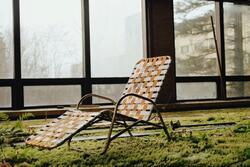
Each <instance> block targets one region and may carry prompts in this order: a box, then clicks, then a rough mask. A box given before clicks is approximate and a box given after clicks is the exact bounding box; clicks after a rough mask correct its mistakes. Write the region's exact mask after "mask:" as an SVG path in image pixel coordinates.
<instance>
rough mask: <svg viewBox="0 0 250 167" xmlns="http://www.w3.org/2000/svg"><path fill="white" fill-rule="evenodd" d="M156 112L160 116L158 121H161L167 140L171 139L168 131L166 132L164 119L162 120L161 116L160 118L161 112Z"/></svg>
mask: <svg viewBox="0 0 250 167" xmlns="http://www.w3.org/2000/svg"><path fill="white" fill-rule="evenodd" d="M157 113H158V116H159V118H160V121H161V124H162V127H163V130H164V132H165V134H166V135H167V137H168V141H171V136H170V134H169V132H168V129H167V127H166V125H165V123H164V121H163V118H162V116H161V114H160V113H159V112H157Z"/></svg>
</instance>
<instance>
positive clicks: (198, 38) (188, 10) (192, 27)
mask: <svg viewBox="0 0 250 167" xmlns="http://www.w3.org/2000/svg"><path fill="white" fill-rule="evenodd" d="M202 10H203V11H202ZM201 11H202V13H201ZM211 15H214V11H213V10H211V2H207V1H197V0H187V1H183V0H179V1H178V0H177V1H176V2H175V22H176V23H175V36H176V48H177V51H176V52H177V56H176V61H177V74H181V75H215V74H216V73H217V71H216V68H215V66H216V55H215V53H216V50H215V45H214V43H213V34H212V26H211V22H210V16H211ZM185 41H186V42H185ZM211 42H212V43H211ZM182 45H186V46H187V47H189V51H187V52H182V51H180V49H181V46H182ZM178 47H179V50H178Z"/></svg>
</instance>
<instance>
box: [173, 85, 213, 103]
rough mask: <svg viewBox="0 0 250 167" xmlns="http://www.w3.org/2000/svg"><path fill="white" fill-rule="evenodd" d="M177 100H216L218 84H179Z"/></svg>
mask: <svg viewBox="0 0 250 167" xmlns="http://www.w3.org/2000/svg"><path fill="white" fill-rule="evenodd" d="M176 89H177V100H191V99H195V100H197V99H215V98H216V83H213V82H209V83H208V82H195V83H194V82H193V83H177V88H176Z"/></svg>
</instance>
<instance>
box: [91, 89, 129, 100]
mask: <svg viewBox="0 0 250 167" xmlns="http://www.w3.org/2000/svg"><path fill="white" fill-rule="evenodd" d="M124 89H125V84H108V85H93V86H92V92H93V93H94V94H99V95H103V96H106V97H109V98H111V99H113V100H115V101H117V100H119V98H120V97H121V95H122V92H123V90H124ZM93 103H109V102H108V101H106V100H101V99H98V98H93Z"/></svg>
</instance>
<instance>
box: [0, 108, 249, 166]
mask: <svg viewBox="0 0 250 167" xmlns="http://www.w3.org/2000/svg"><path fill="white" fill-rule="evenodd" d="M164 118H165V121H166V123H169V121H170V120H174V121H176V120H180V121H181V123H183V124H194V123H214V122H227V121H235V122H236V123H237V125H236V126H232V127H229V128H225V129H217V130H209V131H193V133H192V134H190V133H183V134H175V135H174V139H175V140H174V141H171V142H167V139H166V136H165V135H164V133H162V134H161V135H158V136H148V137H141V138H122V139H116V140H115V141H114V142H113V143H112V144H111V147H110V149H109V151H108V152H107V153H106V154H105V155H100V153H101V151H102V149H103V146H104V141H85V142H73V143H72V147H73V148H78V149H79V150H80V151H76V150H68V147H67V145H66V144H64V145H63V146H61V147H59V148H57V149H53V150H50V151H49V150H41V149H38V148H33V147H29V146H22V145H20V146H15V147H13V146H12V147H11V146H10V145H8V144H4V145H3V148H2V152H1V156H0V160H1V161H3V158H5V161H6V162H8V163H9V164H11V165H13V166H14V165H16V166H250V109H249V108H241V109H223V110H206V111H190V112H172V113H164ZM44 123H45V121H44V120H34V121H23V123H22V125H23V126H22V127H23V129H24V130H26V128H27V127H28V126H29V125H37V124H44ZM13 124H15V122H9V123H6V122H5V123H3V122H2V123H1V124H0V126H1V128H2V129H3V128H11V127H13ZM0 166H1V165H0Z"/></svg>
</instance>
